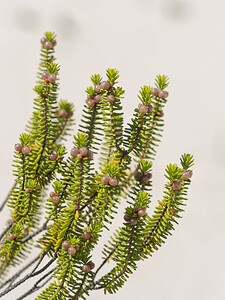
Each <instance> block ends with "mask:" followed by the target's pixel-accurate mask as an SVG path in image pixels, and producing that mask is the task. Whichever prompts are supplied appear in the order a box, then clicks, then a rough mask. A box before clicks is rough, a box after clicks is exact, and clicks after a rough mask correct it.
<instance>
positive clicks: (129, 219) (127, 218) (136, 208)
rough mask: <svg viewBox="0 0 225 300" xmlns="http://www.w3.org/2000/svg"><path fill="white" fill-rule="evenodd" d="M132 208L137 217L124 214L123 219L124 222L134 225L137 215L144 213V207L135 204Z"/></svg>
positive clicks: (140, 215)
mask: <svg viewBox="0 0 225 300" xmlns="http://www.w3.org/2000/svg"><path fill="white" fill-rule="evenodd" d="M133 210H134V212H135V213H136V214H137V217H131V216H128V215H124V220H125V221H126V222H129V223H130V225H132V226H135V225H137V221H138V217H143V216H144V215H145V211H146V207H139V206H138V205H135V206H134V207H133Z"/></svg>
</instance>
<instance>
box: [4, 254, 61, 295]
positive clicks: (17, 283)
mask: <svg viewBox="0 0 225 300" xmlns="http://www.w3.org/2000/svg"><path fill="white" fill-rule="evenodd" d="M56 258H57V256H56V254H55V256H54V257H53V258H52V259H51V260H50V261H49V262H48V263H47V264H46V265H45V266H44V267H43V268H42V269H40V270H39V271H36V272H34V273H33V272H31V273H29V274H27V275H26V276H24V277H23V278H22V279H20V280H19V281H18V282H16V283H14V284H13V285H12V286H10V287H8V288H7V289H5V290H4V291H3V292H2V293H0V298H1V297H2V296H4V295H6V294H8V293H9V292H10V291H12V290H13V289H15V288H16V287H18V286H19V285H21V284H22V283H24V282H25V281H27V280H28V279H30V278H32V277H35V276H37V275H39V274H41V273H42V272H44V271H45V270H46V269H47V268H48V267H49V266H50V265H51V264H52V263H53V262H54V261H55V260H56ZM38 265H39V263H38ZM35 269H36V268H35Z"/></svg>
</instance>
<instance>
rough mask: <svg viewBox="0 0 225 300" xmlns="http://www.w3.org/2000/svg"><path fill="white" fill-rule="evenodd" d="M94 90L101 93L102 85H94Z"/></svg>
mask: <svg viewBox="0 0 225 300" xmlns="http://www.w3.org/2000/svg"><path fill="white" fill-rule="evenodd" d="M94 91H95V93H97V94H99V93H100V92H101V87H100V85H96V86H95V87H94Z"/></svg>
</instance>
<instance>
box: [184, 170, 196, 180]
mask: <svg viewBox="0 0 225 300" xmlns="http://www.w3.org/2000/svg"><path fill="white" fill-rule="evenodd" d="M192 175H193V172H192V171H191V170H187V171H185V172H184V173H183V175H182V179H183V180H188V179H190V178H191V177H192Z"/></svg>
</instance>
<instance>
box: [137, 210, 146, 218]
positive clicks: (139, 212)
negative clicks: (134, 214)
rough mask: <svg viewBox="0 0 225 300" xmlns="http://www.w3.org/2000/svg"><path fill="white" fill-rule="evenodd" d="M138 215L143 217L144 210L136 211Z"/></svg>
mask: <svg viewBox="0 0 225 300" xmlns="http://www.w3.org/2000/svg"><path fill="white" fill-rule="evenodd" d="M138 215H139V217H143V216H144V215H145V210H144V209H140V210H139V211H138Z"/></svg>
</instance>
